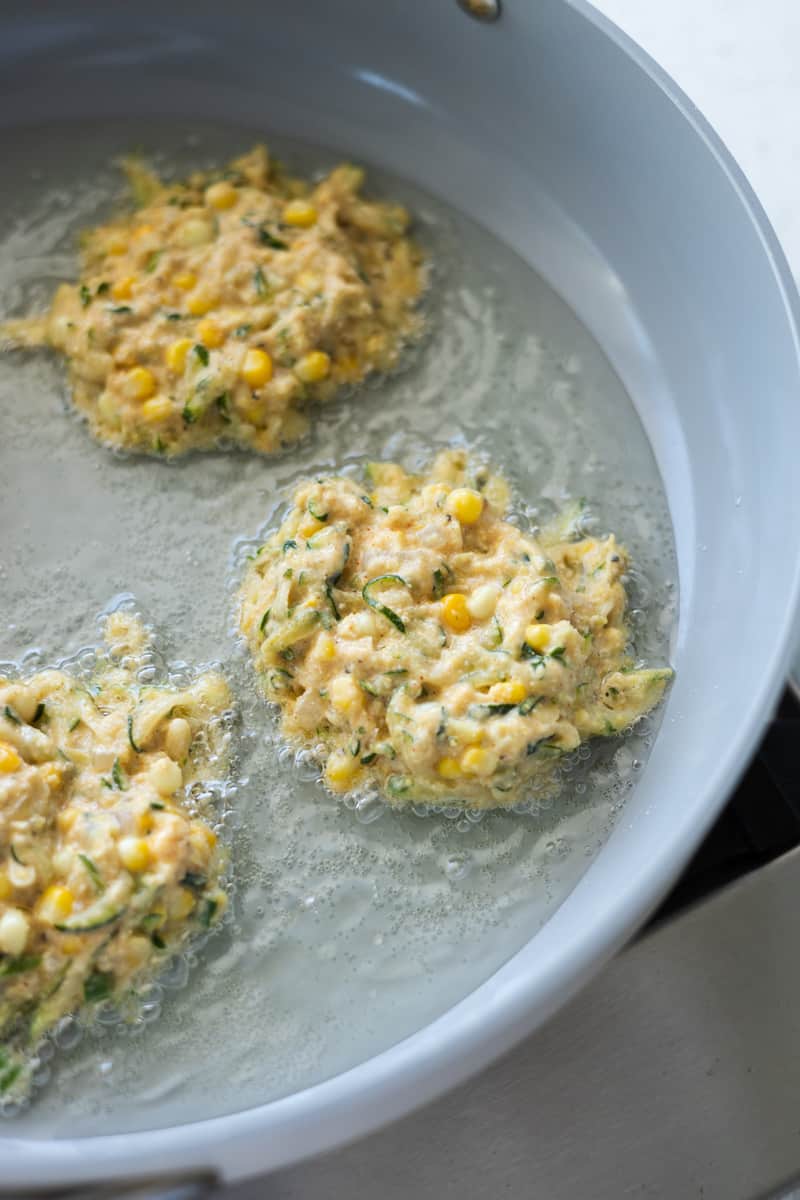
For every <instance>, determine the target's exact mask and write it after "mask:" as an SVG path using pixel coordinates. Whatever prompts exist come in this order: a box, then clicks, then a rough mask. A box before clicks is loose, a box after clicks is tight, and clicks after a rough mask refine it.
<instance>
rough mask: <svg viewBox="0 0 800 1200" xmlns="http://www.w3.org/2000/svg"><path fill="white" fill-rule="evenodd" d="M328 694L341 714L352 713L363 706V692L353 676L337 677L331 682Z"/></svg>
mask: <svg viewBox="0 0 800 1200" xmlns="http://www.w3.org/2000/svg"><path fill="white" fill-rule="evenodd" d="M328 694H329V696H330V698H331V704H332V705H333V707H334V708H335V709H338V711H339V712H343V713H346V712H351V711H352V710H353V709H356V708H359V707H360V705H361V692H360V691H359V688H358V684H357V683H356V681H355V680H354V679H353V676H352V675H337V676H336V677H335V679H332V680H331V682H330V685H329V687H328Z"/></svg>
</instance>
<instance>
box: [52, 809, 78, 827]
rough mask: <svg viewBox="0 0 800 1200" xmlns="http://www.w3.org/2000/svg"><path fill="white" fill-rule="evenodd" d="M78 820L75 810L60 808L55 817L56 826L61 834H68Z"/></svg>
mask: <svg viewBox="0 0 800 1200" xmlns="http://www.w3.org/2000/svg"><path fill="white" fill-rule="evenodd" d="M77 819H78V810H77V808H62V809H61V811H60V812H59V814H58V816H57V817H56V824H57V825H58V828H59V831H60V832H61V833H69V832H70V831H71V830H72V828H73V826H74V825H75V822H76V821H77Z"/></svg>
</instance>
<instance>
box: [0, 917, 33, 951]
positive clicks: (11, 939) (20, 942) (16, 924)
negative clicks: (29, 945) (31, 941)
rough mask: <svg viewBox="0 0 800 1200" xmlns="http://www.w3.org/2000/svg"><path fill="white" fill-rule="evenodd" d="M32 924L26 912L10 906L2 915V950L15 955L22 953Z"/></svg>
mask: <svg viewBox="0 0 800 1200" xmlns="http://www.w3.org/2000/svg"><path fill="white" fill-rule="evenodd" d="M29 932H30V924H29V922H28V918H27V917H26V916H25V913H24V912H21V911H20V909H18V908H8V909H6V911H5V912H4V913H3V915H2V917H0V950H2V951H3V953H4V954H13V955H14V956H16V955H18V954H22V951H23V950H24V949H25V944H26V942H27V941H28V933H29Z"/></svg>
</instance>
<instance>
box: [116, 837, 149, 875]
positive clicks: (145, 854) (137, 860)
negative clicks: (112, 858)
mask: <svg viewBox="0 0 800 1200" xmlns="http://www.w3.org/2000/svg"><path fill="white" fill-rule="evenodd" d="M117 853H118V854H119V857H120V861H121V862H122V865H123V867H125V868H126V870H128V871H134V872H137V873H138V872H140V871H146V870H147V868H148V867H149V866H150V847H149V846H148V844H147V842H146V840H145V839H144V838H143V837H124V838H120V841H119V845H118V846H117Z"/></svg>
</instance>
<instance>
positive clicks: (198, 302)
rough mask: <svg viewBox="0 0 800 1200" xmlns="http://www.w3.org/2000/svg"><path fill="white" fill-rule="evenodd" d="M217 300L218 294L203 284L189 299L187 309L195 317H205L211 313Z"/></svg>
mask: <svg viewBox="0 0 800 1200" xmlns="http://www.w3.org/2000/svg"><path fill="white" fill-rule="evenodd" d="M217 299H218V297H217V295H216V292H212V291H211V289H210V288H208V287H206V286H205V285H204V284H202V283H201V284H200V286H199V287H196V288H195V290H194V291H193V292H192V294H191V295H190V296H189V298H188V299H187V301H186V307H187V309H188V310H189V312H190V313H191V314H192V316H193V317H204V316H205V315H206V313H207V312H211V309H212V308H213V307H214V305H215V304H216V303H217Z"/></svg>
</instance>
